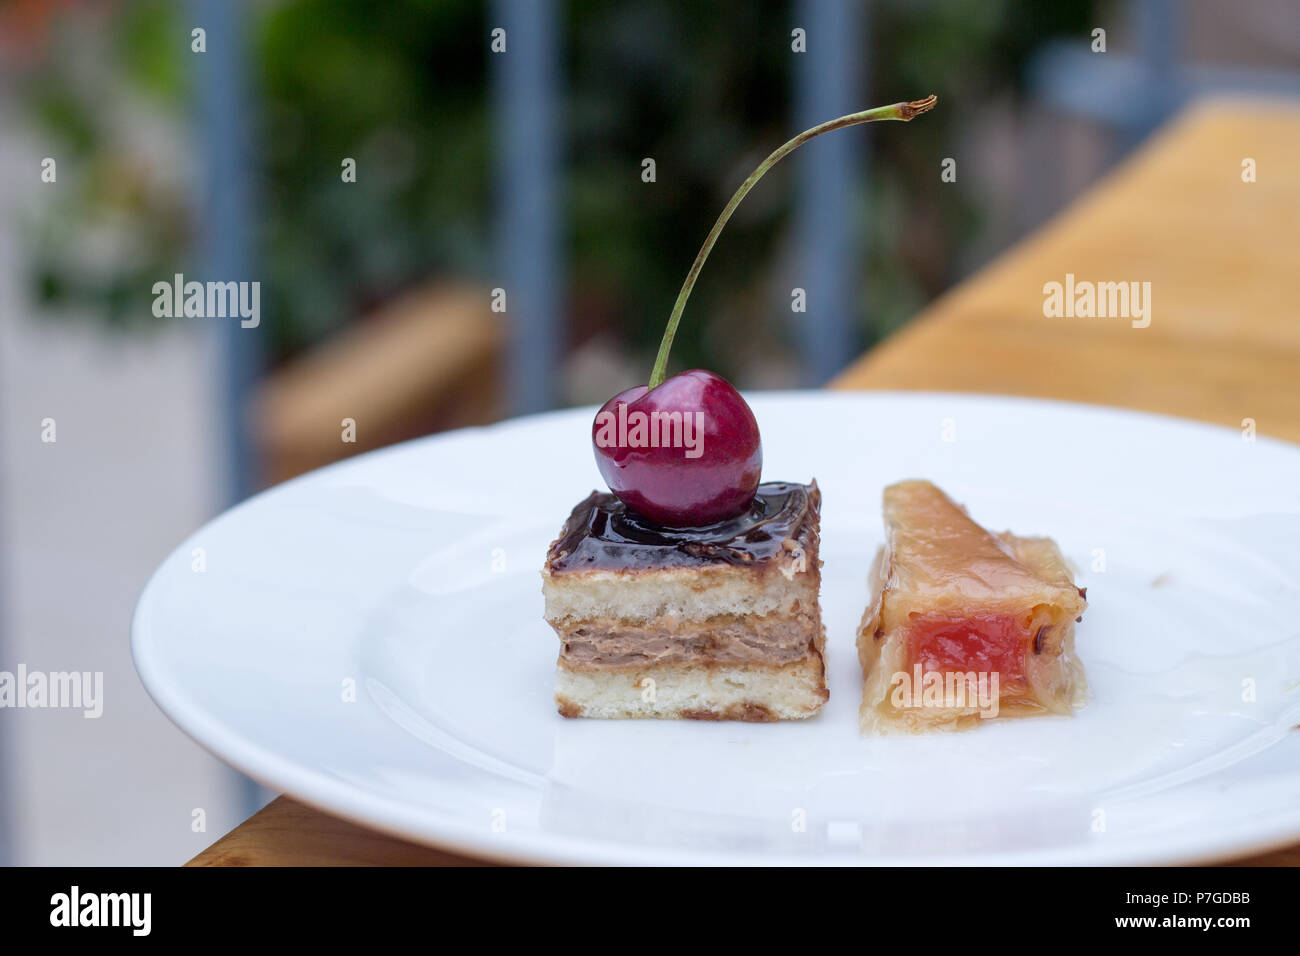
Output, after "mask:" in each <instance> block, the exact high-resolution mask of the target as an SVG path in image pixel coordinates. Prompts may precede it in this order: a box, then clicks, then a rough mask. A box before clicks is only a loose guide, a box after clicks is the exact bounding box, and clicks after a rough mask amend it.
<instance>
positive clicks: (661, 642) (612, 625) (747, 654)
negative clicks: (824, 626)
mask: <svg viewBox="0 0 1300 956" xmlns="http://www.w3.org/2000/svg"><path fill="white" fill-rule="evenodd" d="M820 633H821V622H820V620H819V617H818V616H816V615H811V614H805V613H795V614H792V615H787V614H769V615H766V616H764V617H758V618H754V617H744V618H740V617H733V618H713V619H710V620H708V621H705V622H691V621H686V622H677V621H676V620H675V619H671V618H667V619H663V620H662V621H660V622H649V623H647V624H643V625H637V626H634V627H629V626H627V625H623V624H621V623H620V622H619V621H617V620H615V619H612V618H604V619H593V620H588V621H583V622H581V623H579V624H576V625H574V626H572V627H568V628H565V629H564V631H563V632H562V633H561V635H560V640H561V641H563V643H564V649H563V651H562V652H561V654H560V659H561V660H562V661H564V662H565V663H567V664H570V665H574V666H578V667H584V668H621V667H638V666H645V665H650V664H667V663H680V664H691V665H708V664H762V665H770V666H781V665H784V664H789V663H792V662H794V661H799V660H802V659H804V658H805V657H807V656H808V653H809V651H810V650H813V649H815V645H816V640H817V637H818V635H819V634H820Z"/></svg>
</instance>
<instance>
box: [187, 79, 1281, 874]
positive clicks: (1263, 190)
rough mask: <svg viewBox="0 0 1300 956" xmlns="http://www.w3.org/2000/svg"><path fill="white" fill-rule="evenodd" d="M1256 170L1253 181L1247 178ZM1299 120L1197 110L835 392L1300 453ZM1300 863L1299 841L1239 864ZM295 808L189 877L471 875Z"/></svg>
mask: <svg viewBox="0 0 1300 956" xmlns="http://www.w3.org/2000/svg"><path fill="white" fill-rule="evenodd" d="M1248 159H1249V160H1254V169H1255V179H1256V181H1255V182H1245V181H1243V175H1242V174H1243V162H1244V161H1245V160H1248ZM1298 163H1300V108H1297V107H1296V106H1293V105H1286V104H1285V103H1282V102H1278V103H1276V104H1269V103H1267V102H1265V103H1260V102H1245V101H1242V102H1240V103H1237V104H1234V103H1231V102H1229V101H1217V102H1211V103H1206V104H1203V105H1201V106H1198V107H1196V108H1194V109H1192V110H1190V111H1189V112H1187V113H1185V114H1183V116H1182V117H1180V118H1179V119H1177V120H1176V121H1174V122H1173V123H1172V124H1170V126H1168V127H1167V128H1166V129H1165V130H1163V131H1162V132H1161V133H1159V134H1158V135H1157V136H1156V137H1155V138H1154V139H1153V140H1152V141H1151V142H1150V143H1148V144H1147V145H1146V146H1145V147H1144V148H1143V149H1142V150H1140V151H1139V152H1138V153H1137V154H1136V155H1135V156H1134V157H1132V158H1131V159H1130V160H1129V161H1127V162H1126V163H1125V164H1124V165H1122V166H1121V167H1120V168H1119V169H1118V170H1116V171H1115V172H1114V173H1113V174H1112V175H1110V176H1109V177H1108V178H1107V179H1106V180H1105V181H1103V182H1102V183H1101V184H1100V185H1098V186H1097V187H1096V188H1094V189H1092V190H1091V191H1089V192H1088V193H1087V194H1085V195H1084V196H1083V197H1082V198H1081V199H1080V200H1078V201H1077V202H1076V203H1074V204H1073V205H1072V206H1071V207H1070V208H1068V209H1067V210H1066V211H1065V212H1064V213H1063V214H1062V215H1060V216H1059V217H1057V218H1056V219H1055V220H1054V221H1053V222H1052V223H1050V224H1049V225H1048V226H1046V227H1045V228H1043V229H1042V230H1040V231H1039V232H1038V233H1036V234H1035V235H1033V236H1031V237H1030V238H1029V239H1028V240H1026V241H1025V242H1023V243H1021V244H1019V245H1017V246H1016V247H1015V248H1013V249H1012V250H1011V251H1009V252H1008V253H1007V254H1005V255H1004V256H1002V257H1001V258H1000V259H999V260H997V261H996V262H994V263H993V264H992V265H990V266H989V267H988V268H986V269H984V270H982V271H981V272H980V273H979V274H978V275H976V276H974V277H973V278H971V279H969V280H968V281H966V282H963V283H961V284H960V285H958V286H957V287H956V288H954V289H953V290H952V291H951V292H949V293H948V294H947V295H945V296H943V297H942V298H941V299H940V300H938V301H937V302H935V303H934V304H933V305H932V306H931V307H930V308H928V309H927V310H926V311H925V312H924V313H922V314H921V315H920V316H919V317H918V318H917V319H916V320H914V321H913V322H911V323H909V324H908V325H907V327H906V328H904V329H903V330H902V331H900V332H899V333H898V334H896V335H894V336H893V337H892V338H890V339H889V340H887V341H886V342H884V343H883V344H881V345H880V346H879V347H877V348H875V349H873V350H872V351H871V352H869V353H868V354H867V355H865V356H863V357H862V358H861V359H860V360H859V361H858V362H856V363H855V364H854V365H853V366H851V367H850V368H849V369H848V370H847V371H846V372H844V374H843V375H841V376H840V378H839V379H837V381H836V382H835V383H833V387H838V388H856V389H927V390H944V391H964V392H988V393H999V394H1010V395H1032V396H1039V397H1044V398H1057V399H1066V400H1070V401H1078V402H1090V403H1093V404H1101V405H1115V406H1124V407H1128V408H1136V409H1143V410H1146V411H1152V412H1162V413H1165V414H1169V415H1177V416H1181V417H1184V418H1196V419H1202V420H1204V421H1209V422H1215V423H1218V424H1221V425H1227V426H1230V427H1233V428H1241V427H1242V422H1243V420H1245V419H1253V420H1254V422H1255V427H1256V429H1257V431H1258V433H1259V434H1261V435H1269V436H1273V437H1277V438H1283V439H1287V440H1290V441H1295V442H1300V307H1298V306H1297V299H1296V292H1295V290H1293V289H1292V288H1291V285H1290V284H1291V282H1293V281H1296V280H1297V279H1300V256H1298V255H1297V238H1298V237H1300V177H1297V176H1296V175H1295V170H1296V168H1297V164H1298ZM1067 273H1069V274H1072V275H1074V276H1075V278H1076V280H1077V281H1080V282H1082V281H1090V282H1121V281H1124V282H1127V281H1138V282H1150V283H1151V297H1150V306H1151V309H1150V318H1151V321H1150V324H1149V325H1148V326H1147V327H1146V328H1134V327H1133V323H1132V322H1131V321H1130V320H1128V319H1124V318H1048V317H1045V316H1044V311H1043V303H1044V284H1045V283H1048V282H1053V281H1055V282H1061V283H1064V282H1065V276H1066V274H1067ZM1235 862H1238V863H1243V864H1251V865H1289V866H1297V865H1300V844H1297V845H1296V846H1293V847H1290V848H1287V849H1283V850H1280V851H1277V852H1274V853H1269V854H1266V855H1263V856H1254V857H1250V858H1248V859H1244V860H1240V861H1235ZM474 863H475V861H473V860H469V859H467V858H464V857H461V856H457V855H454V854H450V853H444V852H442V851H439V850H434V849H429V848H427V847H420V846H415V845H412V844H409V843H405V842H403V841H401V840H395V839H393V838H391V837H387V836H383V835H380V834H377V833H374V832H373V831H370V830H367V829H365V828H363V827H359V826H356V825H354V824H351V823H347V822H344V821H342V820H338V819H336V818H334V817H331V816H328V815H326V814H324V813H320V812H318V811H316V810H313V809H310V808H308V807H306V806H304V805H302V804H300V803H298V802H296V801H294V800H291V799H289V798H287V797H280V798H279V799H277V800H275V801H273V802H272V803H271V804H270V805H268V806H267V807H266V808H265V809H263V810H262V811H261V812H259V813H257V814H256V815H254V816H253V817H251V818H250V819H249V820H247V821H245V822H244V823H243V824H241V825H240V826H239V827H237V828H235V829H234V830H233V831H231V832H230V833H229V834H227V835H226V836H224V837H222V838H221V839H220V840H218V841H217V842H216V843H214V844H213V845H212V846H211V847H209V848H208V849H207V850H205V851H203V852H202V853H200V854H199V855H198V856H197V857H195V858H194V859H193V860H192V861H191V862H190V865H196V866H231V865H278V864H288V865H327V864H343V865H348V864H380V865H433V866H447V865H473V864H474Z"/></svg>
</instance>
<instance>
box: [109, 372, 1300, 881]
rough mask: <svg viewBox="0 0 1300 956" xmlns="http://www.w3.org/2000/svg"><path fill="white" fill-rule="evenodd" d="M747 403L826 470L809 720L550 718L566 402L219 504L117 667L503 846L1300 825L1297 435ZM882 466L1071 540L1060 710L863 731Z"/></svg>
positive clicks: (860, 404) (1114, 420)
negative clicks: (1074, 660)
mask: <svg viewBox="0 0 1300 956" xmlns="http://www.w3.org/2000/svg"><path fill="white" fill-rule="evenodd" d="M751 400H752V403H753V407H754V411H755V412H756V414H757V415H758V419H759V423H760V425H761V427H762V431H763V444H764V450H765V453H766V467H765V469H764V475H765V477H766V478H768V479H781V480H791V481H807V480H808V479H809V478H812V477H816V478H817V480H818V482H819V483H820V484H821V487H822V490H823V494H824V499H823V515H822V532H823V547H822V557H823V560H824V561H825V566H824V568H823V586H822V604H823V608H824V611H825V617H826V623H827V628H828V632H829V654H828V666H829V675H828V680H829V684H830V689H831V699H830V702H829V703H828V705H827V706H826V708H825V710H824V711H823V712H822V714H821V715H820V716H819V717H817V718H816V719H813V720H810V721H802V722H794V723H782V724H742V723H699V722H690V721H662V722H661V721H583V720H565V719H563V718H562V717H560V716H559V715H558V714H556V712H555V705H554V702H553V700H552V695H551V679H552V670H553V668H554V664H555V656H556V651H557V648H558V644H557V641H556V639H555V636H554V634H553V633H552V632H551V630H550V629H549V628H548V627H547V626H546V624H544V623H543V621H542V618H541V615H542V597H541V587H540V581H539V577H538V569H539V568H540V567H541V564H542V560H543V556H544V554H545V551H546V547H547V544H548V543H549V541H550V540H551V538H552V537H554V535H555V534H556V532H557V531H558V529H559V527H560V524H561V523H562V521H563V520H564V518H565V516H566V515H567V514H568V512H569V509H570V508H571V507H572V506H573V505H574V504H575V503H576V502H577V501H578V500H579V499H581V498H582V497H583V496H584V495H586V494H587V492H588V491H589V490H590V489H591V488H593V487H599V486H600V482H599V478H598V475H597V472H596V468H595V465H594V462H593V460H592V455H591V449H590V438H589V428H590V422H591V420H592V415H593V410H591V409H584V410H578V411H572V412H559V413H554V414H548V415H542V416H538V417H534V418H528V419H521V420H517V421H513V422H507V423H504V424H501V425H498V426H494V427H491V428H484V429H472V430H466V431H460V432H455V433H451V434H448V435H443V436H437V437H433V438H428V439H424V440H421V441H416V442H411V443H408V444H405V445H400V446H397V447H394V448H390V449H385V450H383V451H379V452H376V453H373V454H369V455H364V456H361V457H359V458H354V459H351V460H349V461H346V462H343V463H341V464H338V465H335V466H333V467H330V468H326V469H324V470H322V471H319V472H315V473H313V474H310V475H306V476H304V477H302V478H299V479H297V480H295V481H292V482H289V483H288V484H285V485H283V486H281V487H279V488H275V489H273V490H271V491H269V492H267V493H265V494H262V495H259V496H258V497H256V498H254V499H252V500H251V501H249V502H247V503H245V504H243V505H241V506H239V507H237V508H235V509H233V510H232V511H230V512H228V513H227V514H225V515H223V516H221V517H220V518H218V519H217V520H215V521H213V522H212V523H211V524H209V525H208V526H206V527H205V528H203V529H202V530H201V531H199V532H198V533H197V534H196V535H194V536H193V537H192V538H191V539H190V540H189V541H187V542H185V543H184V544H183V545H181V546H180V547H179V548H178V549H177V550H176V552H175V553H174V554H172V555H171V556H170V557H169V558H168V559H167V560H166V561H165V562H164V563H163V565H162V566H161V567H160V568H159V569H158V571H157V573H156V574H155V575H154V577H153V579H152V580H151V581H150V582H149V585H148V586H147V587H146V588H145V591H144V594H143V596H142V597H141V599H140V604H139V607H138V609H137V611H136V615H135V621H134V625H133V631H132V644H133V649H134V654H135V661H136V666H137V668H138V669H139V672H140V675H141V677H142V678H143V680H144V683H145V685H146V687H148V689H149V692H150V693H151V694H152V695H153V697H154V699H155V700H156V701H157V702H158V704H159V706H161V707H162V709H163V710H164V711H166V712H167V714H168V715H170V716H171V718H172V719H173V720H174V721H175V722H176V723H177V724H178V725H179V726H180V727H181V728H182V729H183V730H185V731H186V732H187V733H189V734H190V735H191V736H193V737H194V738H195V739H196V740H198V741H199V742H200V743H202V744H203V745H205V746H206V747H208V748H209V749H210V750H212V751H213V752H214V753H216V754H217V755H218V756H220V757H221V758H223V759H225V760H226V761H228V762H229V763H231V764H233V765H234V766H235V767H238V768H239V769H240V770H243V771H244V772H246V773H248V774H249V775H251V776H252V777H254V778H256V779H258V780H260V781H262V782H263V783H265V784H267V785H268V786H270V787H272V788H275V789H277V790H283V791H284V792H286V793H289V794H292V795H293V796H295V797H297V798H299V799H301V800H303V801H305V802H307V803H310V804H313V805H315V806H317V807H320V808H321V809H324V810H327V811H329V812H332V813H335V814H337V815H340V816H344V817H348V818H351V819H353V820H357V821H360V822H362V823H365V824H369V825H371V826H374V827H376V828H378V829H381V830H384V831H387V832H390V833H393V834H397V835H401V836H404V837H408V838H411V839H414V840H420V841H424V842H428V843H432V844H437V845H441V846H446V847H452V848H456V849H460V850H462V851H465V852H468V853H472V854H477V855H481V856H489V857H493V858H505V859H519V860H533V861H554V862H562V861H563V862H569V861H586V862H601V863H790V862H794V863H837V864H840V863H878V862H883V863H931V864H938V863H973V864H1003V863H1126V862H1140V863H1154V862H1173V861H1188V860H1204V859H1209V858H1214V857H1222V856H1231V855H1236V854H1241V853H1246V852H1249V851H1253V850H1257V849H1261V848H1264V847H1268V846H1272V845H1276V844H1279V843H1283V842H1288V841H1292V840H1296V839H1300V759H1298V758H1300V731H1296V730H1292V728H1293V727H1294V725H1296V724H1298V723H1300V590H1298V588H1297V582H1298V581H1300V448H1297V447H1294V446H1291V445H1286V444H1282V443H1279V442H1274V441H1269V440H1266V439H1259V440H1257V441H1247V440H1246V439H1245V438H1244V437H1243V435H1241V434H1239V433H1237V432H1234V431H1230V430H1227V429H1220V428H1215V427H1211V426H1208V425H1201V424H1196V423H1192V422H1185V421H1180V420H1176V419H1168V418H1159V417H1154V416H1147V415H1140V414H1136V413H1130V412H1123V411H1115V410H1108V409H1101V408H1092V407H1088V406H1082V405H1068V404H1062V403H1054V402H1039V401H1029V400H1019V399H1004V398H992V397H977V396H968V395H936V394H908V393H901V394H886V393H874V394H834V393H822V392H817V393H788V394H762V395H756V396H751ZM906 477H925V478H929V479H931V480H933V481H935V482H936V483H938V484H939V485H940V486H941V487H943V488H944V489H946V490H947V491H948V492H949V493H950V494H951V495H953V497H954V498H955V499H956V500H958V501H961V502H964V503H966V504H967V505H968V506H969V508H970V510H971V513H972V514H973V516H974V517H975V518H976V519H977V520H979V521H981V522H983V523H985V524H986V525H988V526H990V527H992V528H995V529H1002V528H1011V529H1013V530H1015V531H1017V532H1020V533H1022V534H1033V533H1038V534H1049V535H1052V536H1053V537H1055V538H1056V540H1057V541H1058V542H1059V543H1060V545H1061V547H1062V549H1063V550H1064V551H1065V553H1066V555H1067V557H1068V558H1069V559H1070V560H1071V561H1072V562H1073V563H1074V564H1075V565H1076V566H1077V568H1078V570H1079V582H1078V583H1079V584H1081V585H1086V586H1087V588H1088V601H1089V608H1088V612H1087V614H1086V615H1085V617H1084V621H1083V623H1082V624H1081V625H1079V627H1078V634H1077V641H1078V647H1079V651H1080V656H1081V657H1082V658H1083V661H1084V663H1085V665H1086V668H1087V672H1088V677H1089V680H1090V682H1091V687H1092V697H1091V699H1090V701H1089V703H1088V704H1087V706H1086V707H1085V708H1084V709H1083V710H1082V711H1081V712H1080V713H1078V715H1077V716H1075V717H1073V718H1058V717H1049V718H1040V719H1031V720H1021V721H990V722H989V723H987V724H985V725H982V726H980V727H979V728H978V729H977V730H976V731H973V732H971V733H966V734H960V735H955V736H931V737H921V738H876V739H863V738H860V737H859V736H858V733H857V728H856V716H857V708H858V702H859V693H860V677H859V674H858V667H857V661H856V657H855V652H854V647H853V641H854V633H853V632H854V627H855V625H856V623H857V621H858V618H859V616H860V614H861V612H862V606H863V602H864V599H865V593H864V587H865V584H864V579H865V575H866V572H867V566H868V563H869V561H870V559H871V557H872V554H873V553H874V552H875V550H876V547H877V545H878V544H879V541H880V537H881V530H880V516H879V514H880V491H881V488H882V487H883V486H884V485H886V484H888V483H890V482H892V481H895V480H898V479H901V478H906ZM196 549H202V551H201V553H200V552H198V551H196ZM200 558H201V561H200ZM200 565H201V566H202V567H204V570H201V571H199V570H195V568H196V567H198V566H200ZM349 687H355V695H349V694H348V692H347V691H348V688H349ZM350 696H354V697H355V699H349V697H350Z"/></svg>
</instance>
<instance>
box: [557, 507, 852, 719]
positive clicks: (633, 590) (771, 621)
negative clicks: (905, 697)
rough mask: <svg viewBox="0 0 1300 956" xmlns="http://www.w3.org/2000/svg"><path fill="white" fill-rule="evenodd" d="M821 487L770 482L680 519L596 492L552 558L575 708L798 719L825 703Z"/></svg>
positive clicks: (561, 690)
mask: <svg viewBox="0 0 1300 956" xmlns="http://www.w3.org/2000/svg"><path fill="white" fill-rule="evenodd" d="M820 507H821V495H820V493H819V491H818V489H817V484H816V482H813V483H812V484H811V485H800V484H788V483H784V482H766V483H763V484H761V485H759V486H758V491H757V494H756V495H755V496H754V501H753V504H752V505H751V506H750V507H749V508H748V509H747V510H746V511H745V512H743V513H742V514H740V515H739V516H737V517H734V518H731V519H728V520H726V521H721V522H718V523H716V524H713V525H709V526H706V527H701V528H668V527H664V526H661V525H658V524H654V523H652V522H649V521H647V520H646V519H644V518H642V517H641V516H640V515H638V514H637V513H636V512H634V511H631V510H629V509H628V508H627V507H626V506H625V505H624V504H623V503H622V502H621V501H620V500H619V499H618V498H616V497H615V496H614V495H612V494H601V493H598V492H593V493H592V494H591V495H590V496H589V497H588V498H586V499H585V500H584V501H582V502H581V503H580V504H579V505H578V506H577V507H576V508H574V509H573V513H572V514H570V515H569V519H568V521H566V522H565V525H564V528H563V530H562V531H561V532H560V536H559V538H557V539H556V540H555V542H554V543H552V545H551V547H550V550H549V552H548V554H547V557H546V565H545V567H544V568H543V569H542V590H543V594H544V596H545V599H546V611H545V615H546V620H547V622H548V623H549V624H550V625H551V626H552V627H553V628H554V629H555V633H556V634H557V635H558V636H559V638H560V656H559V662H558V666H557V669H556V677H555V701H556V704H557V706H558V708H559V711H560V713H561V714H563V715H564V716H565V717H604V718H631V717H656V718H688V719H695V720H756V721H757V720H791V719H799V718H803V717H810V716H812V715H813V714H816V713H817V712H818V711H819V710H820V709H821V707H822V705H823V704H824V703H825V702H826V699H827V697H828V696H829V695H828V692H827V690H826V678H825V669H824V666H823V662H822V651H823V647H824V645H825V634H824V631H823V629H822V620H821V609H820V605H819V603H818V592H819V589H820V584H821V562H820V561H819V560H818V556H817V552H818V545H819V543H820V530H819V529H820Z"/></svg>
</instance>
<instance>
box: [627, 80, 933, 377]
mask: <svg viewBox="0 0 1300 956" xmlns="http://www.w3.org/2000/svg"><path fill="white" fill-rule="evenodd" d="M938 101H939V100H938V97H936V96H935V95H934V94H931V95H929V96H927V97H926V98H925V99H923V100H916V101H914V102H912V103H894V104H893V105H891V106H877V107H876V108H875V109H871V110H863V111H862V112H861V113H850V114H848V115H847V116H841V117H840V118H839V119H833V120H828V121H827V122H825V123H822V124H821V125H819V126H814V127H813V128H812V129H806V130H804V131H803V132H802V133H800V134H799V135H798V136H796V137H795V138H794V139H792V140H790V141H788V142H787V143H785V144H783V145H781V146H778V147H777V148H776V149H775V150H773V151H772V153H771V155H769V156H768V157H767V159H765V160H763V161H762V162H761V163H759V165H758V168H757V169H755V170H754V171H753V172H752V173H750V174H749V178H748V179H746V180H745V181H744V182H743V183H741V184H740V188H739V189H737V190H736V193H735V195H734V196H732V197H731V201H730V202H728V203H727V205H726V207H725V208H724V209H723V210H722V215H720V216H718V221H717V222H715V223H714V224H713V228H712V229H710V230H709V234H708V236H707V237H706V238H705V240H704V245H702V246H700V252H699V254H698V255H697V256H696V257H695V261H694V262H693V263H691V271H690V272H688V273H687V274H686V281H685V282H683V283H682V291H680V292H678V293H677V301H676V302H674V303H673V313H672V315H670V316H669V317H668V327H667V328H666V329H664V337H663V340H662V341H661V342H660V343H659V354H658V355H656V356H655V366H654V369H653V371H651V373H650V388H658V387H659V386H660V385H662V384H663V381H664V378H665V376H666V375H667V372H668V353H669V352H670V351H671V350H672V347H673V337H674V336H675V335H677V325H678V323H680V322H681V320H682V312H683V311H684V310H685V309H686V300H687V299H689V298H690V297H691V290H692V289H694V288H695V280H696V279H697V278H699V275H700V269H702V268H703V267H704V260H706V259H707V258H709V253H710V252H712V251H713V244H714V243H715V242H717V241H718V236H719V235H721V234H722V229H723V227H724V226H725V225H726V224H727V220H729V219H730V218H731V214H732V213H733V212H735V211H736V207H737V206H739V205H740V202H741V200H742V199H744V198H745V195H746V194H747V193H748V192H749V191H750V190H751V189H753V188H754V184H755V183H756V182H758V181H759V180H760V179H762V178H763V174H764V173H766V172H767V171H768V170H769V169H771V168H772V167H773V166H775V165H776V164H777V163H778V162H780V161H781V160H782V159H784V158H785V157H786V156H788V155H789V154H790V153H793V152H794V151H795V150H796V149H798V148H799V147H800V146H802V145H803V144H804V143H806V142H808V140H810V139H813V138H814V137H817V136H820V135H821V134H822V133H829V132H831V130H836V129H844V127H846V126H857V125H859V124H861V123H874V122H875V121H876V120H902V121H903V122H905V123H906V122H907V121H908V120H911V119H912V118H914V117H917V116H920V115H921V114H922V113H928V112H929V111H930V110H932V109H934V104H935V103H937V102H938Z"/></svg>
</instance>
